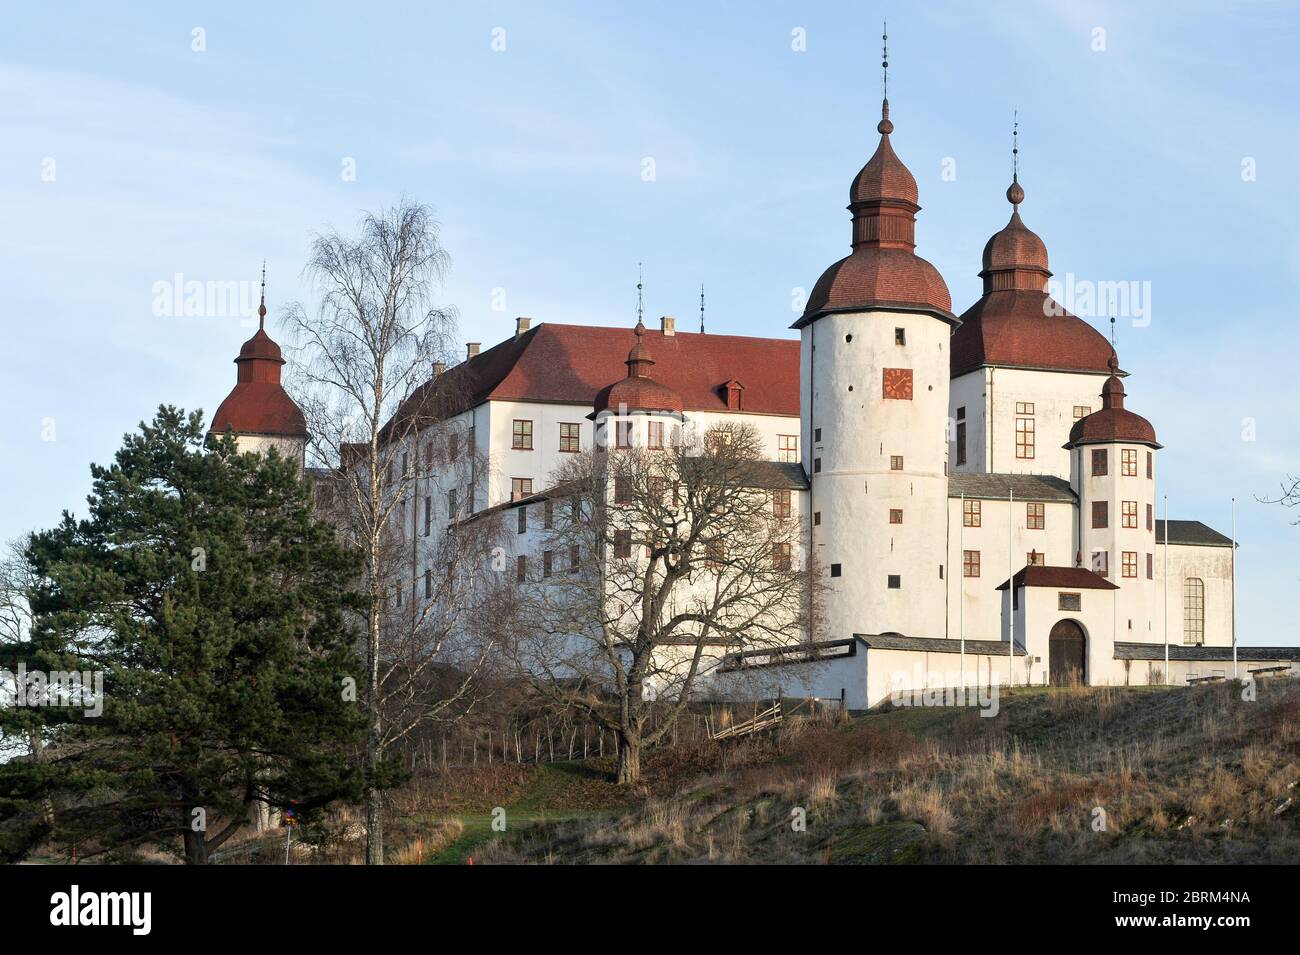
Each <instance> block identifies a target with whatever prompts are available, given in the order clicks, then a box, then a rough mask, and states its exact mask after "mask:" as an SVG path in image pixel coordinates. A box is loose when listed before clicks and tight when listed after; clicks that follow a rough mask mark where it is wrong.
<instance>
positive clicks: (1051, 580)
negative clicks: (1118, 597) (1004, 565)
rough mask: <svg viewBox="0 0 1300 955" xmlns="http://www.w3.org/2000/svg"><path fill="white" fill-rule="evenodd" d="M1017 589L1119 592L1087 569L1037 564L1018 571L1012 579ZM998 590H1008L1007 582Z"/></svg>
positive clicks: (998, 587) (1105, 580)
mask: <svg viewBox="0 0 1300 955" xmlns="http://www.w3.org/2000/svg"><path fill="white" fill-rule="evenodd" d="M1012 580H1014V581H1015V583H1016V586H1017V587H1066V588H1069V589H1070V590H1119V587H1117V586H1116V585H1115V584H1112V583H1111V582H1110V581H1109V580H1107V579H1106V578H1105V577H1103V576H1101V575H1100V574H1094V573H1093V572H1092V571H1091V570H1089V569H1088V568H1086V567H1043V566H1040V565H1037V564H1035V565H1034V566H1032V567H1024V568H1022V569H1020V570H1018V571H1016V575H1015V577H1013V578H1012ZM997 589H998V590H1006V589H1007V582H1006V581H1005V580H1004V581H1002V583H1000V584H998V586H997Z"/></svg>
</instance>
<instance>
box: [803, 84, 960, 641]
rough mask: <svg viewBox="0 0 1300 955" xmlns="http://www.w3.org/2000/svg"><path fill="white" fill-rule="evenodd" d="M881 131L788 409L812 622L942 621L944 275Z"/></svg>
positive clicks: (930, 629)
mask: <svg viewBox="0 0 1300 955" xmlns="http://www.w3.org/2000/svg"><path fill="white" fill-rule="evenodd" d="M876 128H877V130H878V131H879V133H880V144H879V145H878V146H877V148H876V152H875V154H874V155H873V156H872V157H871V159H870V161H868V162H867V164H866V165H865V166H864V167H863V168H862V170H861V171H860V172H859V173H858V175H857V176H856V177H855V178H854V180H853V184H852V186H851V188H850V192H849V211H850V212H851V213H852V216H853V241H852V252H851V253H850V254H849V255H848V256H847V257H846V258H843V259H841V260H840V261H838V262H836V263H835V264H834V265H832V266H831V267H830V268H829V269H827V270H826V272H825V273H824V274H823V275H822V277H821V278H820V279H819V280H818V281H817V284H816V285H815V286H814V287H813V290H812V293H811V295H810V296H809V299H808V304H807V307H806V309H805V310H804V313H803V316H802V317H801V318H800V319H799V320H798V321H797V322H795V323H794V326H793V327H795V328H798V329H799V330H800V337H801V342H802V345H801V349H800V414H801V417H802V428H803V443H802V447H803V449H804V469H805V470H806V472H807V474H808V477H809V481H810V486H811V491H810V510H811V514H812V523H813V528H812V530H813V542H814V554H815V558H816V560H817V562H818V564H819V565H820V570H821V572H822V573H823V574H824V575H825V577H826V582H827V584H828V585H829V591H828V593H827V596H826V599H825V620H824V625H823V633H822V634H821V636H824V637H826V638H835V639H839V638H844V637H847V636H849V635H851V634H853V633H882V632H891V631H892V632H897V633H902V634H906V635H908V636H921V637H938V636H942V635H943V634H944V633H945V632H946V615H945V614H946V611H945V583H944V577H945V575H946V574H947V573H948V572H949V569H948V568H947V567H946V566H945V562H946V554H945V547H946V526H945V519H946V515H947V505H948V501H947V498H948V478H947V471H946V465H947V453H948V443H947V420H948V367H949V355H948V342H949V337H950V336H951V334H952V327H953V325H954V324H956V318H955V317H954V316H953V314H952V299H951V297H950V296H949V294H948V287H947V285H946V284H945V283H944V280H943V278H942V277H941V276H940V275H939V272H938V270H937V269H935V267H934V266H933V265H931V264H930V263H929V262H927V261H925V259H922V258H920V257H919V256H917V255H916V253H915V251H914V250H915V247H916V242H915V230H916V213H917V212H918V211H919V210H920V208H921V207H920V206H919V205H918V203H917V199H918V195H917V188H916V180H915V179H914V178H913V177H912V174H911V173H910V172H909V171H908V169H907V167H906V166H905V165H903V163H902V161H901V160H900V159H899V158H898V156H897V155H895V153H894V150H893V146H892V145H891V143H890V134H891V133H892V132H893V130H894V124H893V123H892V122H891V121H890V118H889V100H888V99H886V100H885V101H884V103H883V104H882V107H881V120H880V123H879V125H878V126H877V127H876Z"/></svg>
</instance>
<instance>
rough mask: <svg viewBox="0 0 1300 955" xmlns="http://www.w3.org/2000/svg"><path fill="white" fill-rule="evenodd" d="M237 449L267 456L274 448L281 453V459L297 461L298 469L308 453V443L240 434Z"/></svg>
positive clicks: (301, 440) (237, 437)
mask: <svg viewBox="0 0 1300 955" xmlns="http://www.w3.org/2000/svg"><path fill="white" fill-rule="evenodd" d="M235 447H237V448H238V449H239V450H240V451H241V452H248V451H252V452H253V453H254V454H266V453H267V452H269V451H270V450H271V449H272V448H274V449H275V450H276V451H278V452H279V453H280V457H282V458H288V459H289V460H290V461H296V462H297V463H298V467H299V468H301V467H302V466H303V462H304V455H305V454H306V451H307V442H306V441H305V440H304V439H303V438H283V437H275V436H272V435H266V434H238V435H236V436H235Z"/></svg>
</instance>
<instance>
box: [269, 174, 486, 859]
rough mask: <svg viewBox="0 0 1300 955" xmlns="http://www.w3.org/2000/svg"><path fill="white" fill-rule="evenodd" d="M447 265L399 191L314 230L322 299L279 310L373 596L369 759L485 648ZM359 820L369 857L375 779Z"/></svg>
mask: <svg viewBox="0 0 1300 955" xmlns="http://www.w3.org/2000/svg"><path fill="white" fill-rule="evenodd" d="M447 266H448V256H447V253H446V252H445V251H444V250H443V248H442V247H441V245H440V243H439V228H438V224H437V222H436V221H435V220H434V218H433V216H432V214H431V212H430V210H429V209H428V208H427V207H426V206H423V205H420V204H417V203H412V202H409V201H407V200H402V201H401V202H400V203H399V204H397V205H396V206H394V207H392V208H389V209H385V210H383V211H382V212H379V213H374V214H366V215H364V216H363V217H362V219H361V222H360V226H359V228H358V230H357V233H356V235H355V236H343V235H340V234H338V233H329V234H326V235H320V236H318V237H317V238H316V239H315V241H314V243H313V245H312V256H311V260H310V262H309V263H308V266H307V272H308V274H309V275H310V276H311V278H312V279H313V280H314V282H315V284H316V288H317V291H318V293H319V304H318V307H317V308H316V309H315V310H314V311H313V312H311V313H309V312H308V311H307V310H306V309H304V308H303V307H302V306H300V305H296V306H294V307H292V308H291V310H290V316H289V321H290V323H291V325H292V327H293V329H294V332H295V338H296V340H297V343H298V344H299V346H300V349H299V351H300V354H301V362H300V363H299V364H298V365H297V366H296V367H295V372H296V378H295V382H294V386H295V390H296V391H297V392H298V397H299V399H300V403H301V404H302V406H303V409H304V412H305V414H306V415H307V420H308V429H309V431H310V433H311V443H310V446H309V449H308V460H309V463H311V464H314V465H318V469H317V470H316V477H317V480H318V490H317V500H318V503H319V504H320V506H321V507H322V508H323V509H324V510H326V511H327V512H328V513H329V514H330V516H331V517H332V518H333V520H334V522H335V524H336V525H337V527H338V529H339V533H340V535H341V536H342V537H343V538H344V540H345V541H346V542H347V543H349V544H351V545H352V546H354V547H356V548H358V549H359V550H360V551H361V553H362V555H363V564H364V570H363V574H364V577H365V579H364V581H363V589H364V591H365V592H366V594H367V595H368V596H369V598H370V601H369V603H370V606H369V611H368V617H367V620H366V627H365V630H366V652H365V660H366V664H367V673H366V674H365V679H364V681H359V682H361V683H362V684H363V691H362V697H363V699H362V703H363V704H364V706H365V707H366V711H367V715H368V718H369V721H370V724H369V737H368V742H367V756H368V762H369V765H370V767H371V770H372V772H374V773H376V774H378V773H380V772H381V771H382V769H383V767H384V764H385V755H386V753H387V751H388V749H389V748H390V747H391V746H392V745H393V744H394V743H395V742H397V741H398V740H401V739H403V738H404V737H406V736H407V735H408V734H410V733H411V732H413V731H414V729H415V728H416V727H417V726H419V725H420V724H421V723H423V722H426V721H429V720H437V719H441V718H448V717H451V716H453V715H455V714H457V713H461V712H464V711H465V709H467V708H468V705H469V703H470V702H471V697H472V693H473V690H474V685H475V675H476V673H477V672H478V670H479V668H480V667H481V666H482V665H483V662H484V659H485V653H486V650H485V649H484V644H482V643H481V642H478V641H476V640H474V636H475V634H476V632H477V630H478V628H477V623H478V622H479V621H481V620H482V619H483V615H484V609H483V603H482V601H483V600H486V599H490V598H491V593H492V590H491V588H490V587H480V586H474V585H472V583H471V582H472V581H473V580H474V576H475V575H474V569H475V567H476V566H482V565H483V561H484V560H485V557H484V554H485V552H486V550H487V549H489V548H490V547H491V546H492V543H493V536H494V534H495V533H496V525H495V524H494V523H493V522H492V521H479V522H473V523H472V525H469V524H467V525H465V527H460V526H458V525H457V526H450V525H449V521H452V520H454V519H455V518H456V517H458V516H459V514H458V513H457V512H458V511H459V510H460V509H461V508H467V509H472V506H473V503H472V502H473V496H474V489H475V487H476V485H477V484H478V482H479V481H480V479H481V473H482V470H483V467H484V461H483V459H482V456H481V455H479V454H478V452H477V450H476V447H475V442H474V440H473V438H472V433H471V434H465V433H463V432H462V430H460V425H459V424H458V423H457V422H456V421H454V420H453V419H454V418H455V416H456V415H457V414H458V413H459V412H460V411H461V410H463V409H464V408H465V403H466V399H467V397H468V394H469V388H470V382H469V376H468V375H464V374H459V375H458V374H450V373H449V374H439V373H438V371H440V366H442V365H445V363H446V362H447V361H448V358H449V354H450V351H451V347H452V346H451V343H452V341H453V338H454V335H455V312H454V310H453V309H451V308H448V307H440V306H437V305H435V304H434V291H435V288H436V287H437V286H438V285H439V284H440V283H441V281H442V279H443V278H444V276H445V273H446V270H447ZM435 363H438V367H436V366H435ZM457 495H462V496H461V497H459V499H458V497H457ZM458 500H459V502H463V503H458ZM435 509H436V511H437V517H435ZM366 827H367V841H366V862H367V864H371V865H381V864H383V860H384V843H383V805H382V801H381V795H380V792H379V790H378V789H376V788H372V789H370V790H369V791H368V792H367V794H366Z"/></svg>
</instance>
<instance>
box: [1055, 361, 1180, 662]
mask: <svg viewBox="0 0 1300 955" xmlns="http://www.w3.org/2000/svg"><path fill="white" fill-rule="evenodd" d="M1118 369H1119V362H1118V361H1117V360H1116V358H1115V356H1114V355H1113V354H1112V356H1111V370H1112V372H1114V371H1118ZM1065 447H1066V449H1067V450H1068V451H1069V452H1070V472H1071V478H1072V482H1073V484H1074V487H1075V490H1076V491H1077V492H1078V495H1079V511H1078V514H1079V518H1078V519H1079V533H1078V542H1079V544H1078V546H1079V551H1078V560H1079V562H1080V564H1081V565H1082V566H1084V567H1086V568H1088V569H1090V570H1093V571H1095V572H1096V573H1099V574H1101V575H1102V576H1104V577H1107V578H1108V579H1109V580H1110V581H1111V582H1112V583H1115V584H1117V585H1118V586H1119V588H1120V589H1119V591H1118V592H1117V594H1116V601H1115V639H1116V640H1119V641H1146V640H1150V639H1152V638H1153V636H1156V635H1157V634H1155V633H1154V632H1153V630H1152V628H1154V627H1155V626H1156V622H1157V621H1156V610H1157V609H1158V604H1159V601H1157V600H1156V575H1157V572H1158V567H1157V565H1156V561H1157V560H1158V559H1159V558H1158V556H1157V553H1158V552H1157V548H1156V532H1155V522H1156V514H1155V503H1156V481H1155V474H1156V471H1155V467H1156V465H1155V453H1156V451H1158V450H1160V444H1159V443H1158V442H1157V441H1156V432H1155V429H1154V428H1153V427H1152V426H1151V423H1150V422H1149V421H1147V419H1146V418H1143V417H1142V416H1141V415H1137V414H1134V413H1133V412H1132V411H1129V410H1128V409H1127V408H1125V407H1124V384H1123V382H1121V381H1120V379H1119V376H1118V375H1115V374H1112V375H1111V376H1110V377H1109V378H1107V379H1106V383H1105V385H1103V386H1102V390H1101V410H1100V411H1096V412H1094V413H1093V414H1090V415H1088V416H1087V417H1085V418H1080V419H1079V420H1078V421H1076V422H1075V423H1074V427H1073V428H1072V429H1071V430H1070V440H1069V442H1068V443H1067V444H1066V445H1065Z"/></svg>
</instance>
